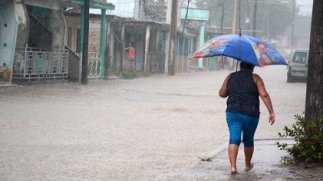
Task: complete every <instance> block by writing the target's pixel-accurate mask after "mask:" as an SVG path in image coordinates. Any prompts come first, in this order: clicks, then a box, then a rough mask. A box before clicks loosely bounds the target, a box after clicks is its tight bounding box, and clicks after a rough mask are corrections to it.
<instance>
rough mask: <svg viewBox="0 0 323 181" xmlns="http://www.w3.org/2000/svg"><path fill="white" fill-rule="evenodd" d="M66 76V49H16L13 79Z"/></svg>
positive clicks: (63, 77) (64, 77)
mask: <svg viewBox="0 0 323 181" xmlns="http://www.w3.org/2000/svg"><path fill="white" fill-rule="evenodd" d="M67 77H68V50H65V49H63V50H55V51H45V50H42V49H35V48H30V47H26V48H21V49H17V50H16V53H15V60H14V65H13V79H16V80H29V81H31V80H40V79H66V78H67Z"/></svg>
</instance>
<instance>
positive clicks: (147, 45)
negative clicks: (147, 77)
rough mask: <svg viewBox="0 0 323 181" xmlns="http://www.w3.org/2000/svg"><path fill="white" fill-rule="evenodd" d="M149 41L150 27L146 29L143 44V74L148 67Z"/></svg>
mask: <svg viewBox="0 0 323 181" xmlns="http://www.w3.org/2000/svg"><path fill="white" fill-rule="evenodd" d="M149 40H150V26H149V25H148V26H147V27H146V42H145V62H144V72H148V71H149V67H148V52H149V46H150V45H149Z"/></svg>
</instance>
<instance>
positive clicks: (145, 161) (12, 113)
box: [0, 66, 306, 180]
mask: <svg viewBox="0 0 323 181" xmlns="http://www.w3.org/2000/svg"><path fill="white" fill-rule="evenodd" d="M286 72H287V69H286V67H282V66H272V67H268V68H267V67H266V68H261V69H256V73H258V74H260V75H261V76H262V78H263V79H264V81H265V84H266V87H267V89H268V92H269V93H270V95H271V97H272V100H273V104H274V109H275V110H276V117H277V122H276V123H275V125H273V126H269V124H268V121H267V116H268V114H267V111H266V109H265V106H264V105H263V104H262V105H261V112H262V113H261V118H260V123H259V126H258V130H257V132H256V135H255V137H256V139H277V138H278V134H277V133H278V132H279V131H281V130H282V129H283V127H284V126H285V125H291V124H292V123H293V122H294V118H293V115H294V114H297V113H302V112H303V111H304V107H305V88H306V84H305V83H292V84H288V83H286ZM228 73H229V72H228V71H226V70H220V71H215V72H197V73H187V74H186V73H185V74H177V75H176V76H174V77H170V76H167V75H153V76H151V77H144V78H137V79H133V80H122V79H116V80H104V81H100V80H91V81H89V84H88V85H86V86H81V85H79V84H77V83H68V82H64V81H62V82H60V83H49V84H33V85H24V86H16V87H8V88H0V102H1V104H0V115H1V117H0V178H1V180H177V179H179V180H204V179H206V180H207V179H211V180H212V179H214V178H215V179H217V178H219V179H231V177H228V176H229V175H228V173H227V172H226V171H225V167H226V166H225V165H224V164H220V165H217V163H218V162H217V161H216V162H214V161H213V162H210V163H207V164H211V165H210V168H209V167H208V166H207V165H204V164H205V163H204V162H201V161H200V159H199V157H203V156H205V155H219V158H221V159H222V161H221V162H219V163H224V162H226V159H227V156H226V154H225V152H226V151H225V148H224V147H223V145H226V143H227V142H228V131H227V126H226V122H225V119H224V116H225V101H226V100H225V99H222V98H219V97H218V90H219V89H220V86H221V84H222V81H223V80H224V78H225V77H226V76H227V74H228ZM261 145H262V143H261ZM264 147H266V144H264ZM272 148H276V147H275V146H274V147H272ZM256 153H257V154H262V153H264V152H263V151H261V150H259V151H256ZM256 153H255V154H256ZM215 158H217V156H216V157H215ZM214 160H217V159H214ZM227 163H228V162H227ZM227 163H226V164H227ZM255 163H257V165H258V168H257V165H255V169H254V171H253V172H254V173H255V175H253V176H252V178H255V179H258V178H260V176H261V175H263V174H264V173H263V170H264V169H261V168H262V167H260V166H261V164H262V162H261V161H260V160H258V159H257V156H255ZM275 163H276V162H275ZM263 164H264V165H267V164H266V163H263ZM277 164H279V163H277ZM218 166H219V167H218ZM204 168H207V169H206V170H204ZM265 170H266V169H265ZM265 173H267V172H265ZM196 175H197V176H199V175H201V177H196ZM265 175H266V174H265ZM239 176H242V177H244V174H243V173H241V174H239ZM239 176H238V177H239ZM284 178H285V177H284ZM286 178H287V179H288V178H289V177H286ZM295 178H296V177H295Z"/></svg>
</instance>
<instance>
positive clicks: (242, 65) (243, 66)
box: [240, 62, 255, 70]
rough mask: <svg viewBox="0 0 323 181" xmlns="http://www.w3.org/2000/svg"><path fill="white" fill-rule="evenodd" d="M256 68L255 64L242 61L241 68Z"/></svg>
mask: <svg viewBox="0 0 323 181" xmlns="http://www.w3.org/2000/svg"><path fill="white" fill-rule="evenodd" d="M254 68H255V66H254V65H252V64H250V63H246V62H241V63H240V69H245V70H253V69H254Z"/></svg>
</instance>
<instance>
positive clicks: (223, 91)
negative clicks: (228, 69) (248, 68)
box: [219, 75, 230, 98]
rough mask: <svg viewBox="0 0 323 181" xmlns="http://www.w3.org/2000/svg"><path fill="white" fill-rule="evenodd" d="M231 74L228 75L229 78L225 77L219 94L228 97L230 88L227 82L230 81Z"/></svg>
mask: <svg viewBox="0 0 323 181" xmlns="http://www.w3.org/2000/svg"><path fill="white" fill-rule="evenodd" d="M229 77H230V75H228V76H227V78H225V80H224V81H223V84H222V87H221V89H220V91H219V96H220V97H223V98H225V97H227V96H228V88H227V83H228V79H229Z"/></svg>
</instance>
